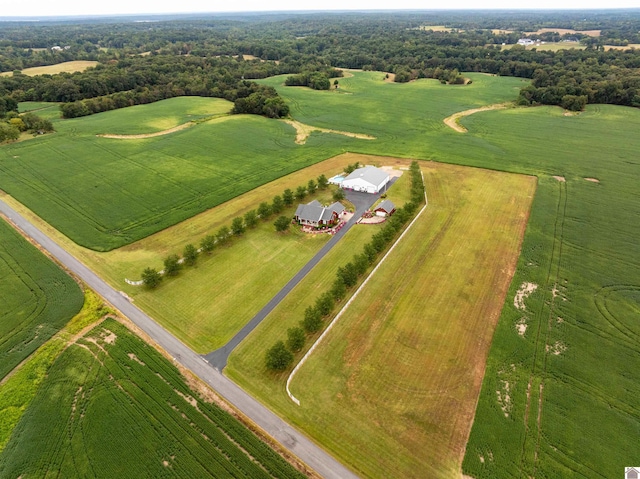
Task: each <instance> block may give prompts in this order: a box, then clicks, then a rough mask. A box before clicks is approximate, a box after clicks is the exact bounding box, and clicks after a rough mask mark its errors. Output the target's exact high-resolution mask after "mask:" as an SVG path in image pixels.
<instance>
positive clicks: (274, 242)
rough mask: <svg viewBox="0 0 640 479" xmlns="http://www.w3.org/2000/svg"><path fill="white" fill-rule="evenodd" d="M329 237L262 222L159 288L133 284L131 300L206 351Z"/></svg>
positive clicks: (234, 330) (227, 336)
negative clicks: (281, 230) (283, 230)
mask: <svg viewBox="0 0 640 479" xmlns="http://www.w3.org/2000/svg"><path fill="white" fill-rule="evenodd" d="M288 214H290V215H293V209H290V210H289V211H288ZM328 239H329V236H328V235H307V234H305V233H302V232H301V231H300V230H299V228H291V229H290V231H289V232H287V233H284V234H282V233H277V232H276V231H275V228H274V227H273V221H269V222H264V223H261V224H260V225H259V226H258V227H257V228H256V229H255V230H248V231H247V232H246V233H245V234H244V235H243V237H241V238H237V239H235V240H233V242H232V244H231V245H230V246H221V247H220V248H217V249H216V250H214V252H213V254H212V256H211V257H207V255H206V254H205V255H202V256H201V258H200V259H199V261H198V263H197V265H196V266H195V267H184V268H183V269H182V272H181V273H180V275H179V276H178V277H177V278H172V279H167V280H165V281H163V284H162V285H161V286H160V287H159V288H158V289H156V290H150V291H149V290H146V289H144V288H138V291H137V294H136V295H135V301H136V304H138V305H139V306H141V307H143V308H144V309H145V310H146V311H148V312H149V313H150V314H151V315H152V316H153V317H154V318H156V319H157V320H159V321H160V322H161V323H162V324H163V325H164V326H165V327H167V328H168V329H169V330H170V331H171V332H172V333H173V334H175V335H176V336H177V337H178V338H180V339H181V340H183V341H184V342H185V343H187V344H189V345H190V346H191V347H192V348H194V349H195V350H196V351H197V352H199V353H208V352H210V351H213V350H214V349H217V348H219V347H221V346H223V345H224V344H225V343H226V342H227V341H229V340H230V339H231V338H232V337H233V335H234V334H235V333H237V332H238V331H239V330H240V329H241V328H242V326H244V325H245V324H246V323H248V322H249V320H251V318H252V317H253V316H254V315H255V314H256V313H257V312H258V311H259V310H260V309H261V308H262V307H263V306H264V305H266V304H267V303H268V302H269V300H270V299H271V298H272V297H273V296H275V294H276V293H277V292H278V291H279V290H280V289H281V288H282V287H283V286H284V285H285V284H286V282H287V281H288V280H289V279H291V278H292V277H293V276H294V275H295V274H296V272H297V271H298V270H299V269H300V268H302V266H304V265H305V264H306V263H307V261H309V260H310V259H311V258H312V257H313V255H314V254H315V253H317V252H318V250H319V249H320V248H321V247H322V246H323V245H324V244H325V243H326V241H327V240H328Z"/></svg>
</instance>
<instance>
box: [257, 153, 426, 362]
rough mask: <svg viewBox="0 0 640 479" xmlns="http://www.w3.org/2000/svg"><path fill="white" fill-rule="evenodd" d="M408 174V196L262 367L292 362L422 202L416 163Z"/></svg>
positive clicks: (421, 184) (275, 346)
mask: <svg viewBox="0 0 640 479" xmlns="http://www.w3.org/2000/svg"><path fill="white" fill-rule="evenodd" d="M409 174H410V175H411V195H410V198H411V199H410V200H409V201H408V202H407V203H406V204H405V205H404V206H402V207H401V208H398V209H397V210H396V212H395V213H394V214H393V216H391V217H389V218H388V220H387V222H386V224H385V226H384V227H383V228H382V229H381V230H380V231H379V232H377V233H376V234H375V235H373V236H372V237H371V240H370V241H369V243H367V244H365V245H364V247H363V249H362V252H361V253H360V254H356V255H354V256H353V258H352V259H351V261H350V262H348V263H346V264H345V265H344V266H341V267H339V268H338V271H337V273H336V277H335V279H334V281H333V283H332V285H331V288H330V289H329V290H328V291H325V292H324V293H322V294H321V295H320V296H319V297H318V298H316V301H315V303H314V304H313V305H309V306H307V308H306V309H305V311H304V317H303V318H302V319H301V320H300V324H299V325H298V326H295V327H293V328H290V329H288V330H287V338H286V340H279V341H277V342H276V343H275V344H274V345H273V346H272V347H271V348H269V349H268V350H267V352H266V354H265V366H266V368H267V369H268V370H270V371H276V372H280V371H284V370H286V369H288V368H289V367H290V366H291V365H292V363H293V361H294V358H295V354H296V353H298V352H300V351H301V350H302V349H303V348H304V345H305V343H306V340H307V337H311V336H313V335H315V334H317V333H318V332H319V331H320V330H321V329H323V328H324V326H325V320H326V319H328V318H329V316H330V315H331V313H332V312H333V310H334V307H335V305H336V304H337V303H339V302H341V301H342V300H343V299H344V298H345V296H346V295H347V293H348V291H349V290H350V289H352V288H354V287H355V286H356V284H357V283H358V280H359V279H360V278H361V277H362V276H363V275H364V274H365V273H366V272H367V271H368V270H369V268H370V267H371V266H372V265H373V264H375V262H376V261H377V260H378V257H379V256H380V255H381V254H382V252H383V251H385V250H386V249H387V248H388V247H389V245H390V244H391V243H392V242H393V240H394V239H395V238H396V237H397V235H398V233H399V232H400V230H402V229H403V228H404V226H405V225H406V223H407V222H408V221H409V220H410V219H411V218H412V217H413V215H414V214H415V212H416V210H417V209H418V207H419V206H420V205H421V204H422V203H423V202H424V184H423V181H422V174H421V173H420V166H419V165H418V162H416V161H414V162H412V163H411V167H410V168H409Z"/></svg>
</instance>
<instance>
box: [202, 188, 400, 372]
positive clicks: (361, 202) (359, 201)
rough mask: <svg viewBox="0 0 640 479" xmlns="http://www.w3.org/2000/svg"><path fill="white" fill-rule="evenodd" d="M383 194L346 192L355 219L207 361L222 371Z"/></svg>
mask: <svg viewBox="0 0 640 479" xmlns="http://www.w3.org/2000/svg"><path fill="white" fill-rule="evenodd" d="M395 180H396V178H392V179H391V180H390V181H389V184H388V186H391V185H392V184H393V183H394V182H395ZM380 194H381V193H378V194H375V195H372V194H370V193H360V192H356V191H345V196H346V198H347V200H349V201H350V202H351V203H353V205H354V206H355V208H356V211H355V212H354V215H353V217H351V219H350V220H349V221H348V222H347V224H346V225H344V226H343V227H342V229H341V230H340V231H338V232H337V233H336V234H335V235H334V236H333V237H332V238H331V239H330V240H329V241H328V242H327V244H325V245H324V246H323V247H322V249H321V250H320V251H318V252H317V253H316V254H315V255H314V257H313V258H311V259H310V260H309V262H308V263H307V264H305V265H304V266H303V267H302V268H301V269H300V271H298V272H297V273H296V275H295V276H294V277H293V278H291V280H289V282H288V283H287V284H285V285H284V287H283V288H282V289H281V290H280V291H278V293H277V294H276V295H275V296H274V297H273V298H271V300H270V301H269V302H268V303H267V304H266V305H265V306H264V307H263V308H262V309H261V310H260V311H258V314H256V315H255V316H254V317H253V318H252V319H251V321H249V322H248V323H247V324H246V325H245V326H244V327H243V328H242V329H241V330H240V331H238V332H237V333H236V335H235V336H234V337H233V338H231V339H230V340H229V342H228V343H227V344H225V345H224V346H222V347H221V348H218V349H216V350H215V351H213V352H211V353H209V354H207V355H205V356H204V357H205V359H206V360H207V361H208V362H209V364H211V366H213V367H214V368H216V369H217V370H218V371H222V370H223V369H224V368H225V366H226V365H227V361H228V360H229V355H230V354H231V352H232V351H233V350H234V349H235V348H236V347H237V346H238V344H240V343H241V342H242V340H243V339H244V338H246V337H247V336H248V335H249V334H250V333H251V331H253V330H254V329H255V328H256V327H257V326H258V325H259V324H260V323H261V322H262V320H264V318H266V317H267V316H268V314H269V313H270V312H271V311H273V309H274V308H275V307H276V306H278V304H280V301H282V300H283V299H284V298H285V296H287V295H288V294H289V293H290V292H291V290H292V289H293V288H295V287H296V286H297V285H298V283H299V282H300V281H302V280H303V279H304V277H305V276H306V275H307V274H308V273H309V272H310V271H311V270H312V269H313V267H314V266H316V265H317V264H318V263H319V262H320V260H321V259H322V258H324V257H325V255H326V254H327V253H328V252H329V251H330V250H331V248H333V247H334V246H335V245H336V244H337V243H338V241H340V239H341V238H342V237H343V236H344V235H345V234H346V233H347V231H349V229H350V228H351V227H352V226H353V225H354V224H356V222H357V221H358V219H360V217H361V216H362V215H363V213H364V212H365V211H367V210H368V209H369V208H371V206H372V205H373V203H375V201H376V200H377V199H378V198H379V197H380Z"/></svg>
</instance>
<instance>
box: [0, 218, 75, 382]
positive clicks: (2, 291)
mask: <svg viewBox="0 0 640 479" xmlns="http://www.w3.org/2000/svg"><path fill="white" fill-rule="evenodd" d="M81 306H82V291H80V288H79V287H78V285H77V284H76V283H75V282H74V281H73V280H72V279H71V277H69V276H68V275H67V274H65V273H64V272H63V271H62V270H61V269H60V268H58V266H57V265H55V264H54V263H53V262H52V261H51V260H49V259H48V258H47V257H45V256H44V255H43V254H42V253H41V252H40V251H38V250H37V249H36V248H35V247H34V246H32V245H31V244H30V243H29V242H28V241H27V240H25V239H24V238H22V236H20V235H19V234H18V233H17V232H16V231H15V230H14V229H13V228H11V227H10V226H9V225H8V224H7V223H6V222H5V221H4V220H2V219H0V379H2V378H3V377H5V376H6V375H7V374H8V373H9V372H10V371H11V370H12V369H13V368H15V367H16V366H17V365H18V364H20V363H21V362H22V361H23V360H24V359H25V358H27V357H28V356H29V355H30V354H31V353H33V352H34V351H35V350H36V349H37V348H38V347H39V346H41V345H42V344H44V343H45V342H46V341H47V340H48V339H49V338H51V337H52V336H53V335H54V334H55V333H56V332H58V331H59V330H60V328H62V327H63V326H64V325H65V323H66V322H67V321H69V319H71V318H72V317H73V315H75V314H76V313H77V312H78V311H79V310H80V308H81Z"/></svg>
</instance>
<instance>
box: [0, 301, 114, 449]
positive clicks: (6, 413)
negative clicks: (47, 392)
mask: <svg viewBox="0 0 640 479" xmlns="http://www.w3.org/2000/svg"><path fill="white" fill-rule="evenodd" d="M107 312H108V310H107V309H106V308H105V307H104V305H103V303H102V300H101V299H100V298H99V297H98V296H96V294H95V293H93V292H92V291H90V290H87V291H86V292H85V301H84V305H83V307H82V309H81V310H80V312H79V313H78V314H76V315H75V316H74V317H73V318H72V319H71V321H69V323H67V325H66V326H65V327H64V328H63V329H62V330H61V331H60V332H59V333H58V334H56V335H55V336H54V337H53V338H52V339H51V340H49V341H47V342H46V343H45V344H44V345H42V346H41V347H40V348H38V350H37V351H35V352H34V353H33V354H32V355H31V356H29V358H27V360H26V361H25V362H24V363H23V364H21V365H20V366H19V367H18V368H17V369H14V371H13V372H12V374H11V376H10V377H8V378H6V381H3V382H2V384H1V385H0V452H2V450H3V449H4V447H5V446H6V444H7V443H8V442H9V438H10V437H11V433H12V432H13V429H14V428H15V427H16V425H17V424H18V422H19V421H20V418H21V417H22V414H24V411H25V410H26V409H27V407H28V406H29V404H31V401H32V400H33V398H34V397H35V395H36V392H37V391H38V387H39V386H40V384H41V383H42V381H44V379H45V377H46V374H47V371H48V370H49V368H50V367H51V365H52V364H53V362H54V361H55V360H56V358H57V357H58V355H59V354H60V353H61V352H62V351H63V350H64V348H65V347H66V346H67V345H68V344H69V342H70V341H72V340H73V335H75V334H77V333H80V332H81V331H82V329H84V328H85V327H87V326H89V325H91V324H93V323H95V322H96V321H98V320H99V319H100V318H101V317H102V316H103V315H104V314H106V313H107Z"/></svg>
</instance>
